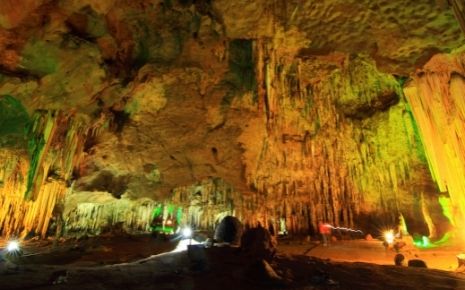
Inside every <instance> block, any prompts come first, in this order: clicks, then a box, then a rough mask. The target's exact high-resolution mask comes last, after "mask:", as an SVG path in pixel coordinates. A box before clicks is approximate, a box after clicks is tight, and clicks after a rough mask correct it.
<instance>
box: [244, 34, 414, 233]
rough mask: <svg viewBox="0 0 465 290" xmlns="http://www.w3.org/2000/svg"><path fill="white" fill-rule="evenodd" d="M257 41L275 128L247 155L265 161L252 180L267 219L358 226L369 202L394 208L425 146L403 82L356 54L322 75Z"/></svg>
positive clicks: (262, 106)
mask: <svg viewBox="0 0 465 290" xmlns="http://www.w3.org/2000/svg"><path fill="white" fill-rule="evenodd" d="M255 47H256V54H255V55H256V58H257V59H256V65H257V68H256V72H257V84H258V108H259V110H258V111H259V112H261V113H263V114H265V115H266V122H267V126H266V128H267V136H266V137H265V138H266V139H265V140H261V141H262V142H261V145H262V149H261V154H260V156H259V157H258V159H257V160H256V161H255V163H253V164H250V163H249V164H247V165H248V166H250V167H252V168H256V170H248V172H249V173H250V174H248V175H247V179H248V180H247V182H248V183H249V184H250V185H251V186H253V187H254V188H256V189H257V192H258V193H257V195H258V197H257V198H256V200H257V204H256V205H255V207H256V208H260V212H261V215H262V216H263V218H261V219H262V220H263V219H264V220H265V221H266V220H278V219H280V218H284V219H285V220H286V225H287V228H288V229H290V230H291V231H294V232H306V231H308V230H309V229H310V228H313V229H315V228H316V225H317V222H318V220H319V219H324V220H326V221H328V222H331V223H332V224H334V225H337V226H347V227H352V226H354V216H355V215H356V214H358V213H360V212H361V211H374V212H377V213H381V212H393V213H394V214H395V212H397V211H398V210H399V205H398V200H399V198H398V196H400V195H402V194H404V193H405V192H407V191H408V190H409V189H408V188H405V187H406V184H407V182H406V181H408V180H409V178H410V177H411V176H410V175H409V173H408V172H409V171H410V167H411V166H412V164H416V163H418V162H419V161H418V156H419V155H421V154H418V151H421V150H422V149H421V144H419V143H418V142H417V141H416V140H415V129H414V126H415V124H414V122H413V120H412V118H411V116H409V115H408V114H405V109H406V103H405V102H404V100H403V97H402V92H401V90H400V86H399V84H398V83H397V81H396V80H395V79H394V78H393V77H392V76H390V75H387V74H382V73H380V72H378V71H377V70H376V67H375V65H374V64H373V63H371V62H369V61H365V60H363V58H362V59H361V60H360V59H355V60H351V59H349V57H346V58H340V59H339V61H338V62H335V64H334V65H333V67H336V68H333V71H331V70H329V71H325V72H324V73H322V77H321V79H318V76H317V75H316V74H315V73H314V69H315V67H317V66H314V65H313V64H311V63H306V62H305V61H303V60H301V59H295V60H294V61H293V62H289V61H288V60H289V58H286V57H283V56H280V55H277V51H276V50H275V49H274V48H273V46H272V45H270V44H266V43H265V44H264V43H263V42H259V43H258V44H257V45H256V46H255ZM262 58H263V59H262ZM312 73H313V74H312ZM316 79H318V80H317V81H315V80H316ZM392 96H394V97H392ZM383 98H388V100H386V101H387V102H388V103H387V104H379V103H380V102H383V101H385V100H384V99H383ZM389 98H390V99H389ZM397 98H398V99H397ZM341 104H343V105H351V106H352V107H351V108H352V109H353V110H355V111H354V112H346V111H344V109H345V108H344V107H343V106H342V105H341ZM357 110H360V111H363V110H367V111H368V112H361V113H360V114H359V115H360V116H359V115H358V112H357ZM370 110H371V111H370ZM354 116H355V117H354ZM255 144H257V143H256V142H255ZM259 144H260V143H259ZM262 196H263V198H261V197H262ZM259 204H263V205H264V206H260V205H259Z"/></svg>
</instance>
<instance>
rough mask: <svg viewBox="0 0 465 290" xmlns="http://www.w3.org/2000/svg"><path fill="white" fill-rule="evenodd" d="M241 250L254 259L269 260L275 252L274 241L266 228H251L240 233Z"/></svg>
mask: <svg viewBox="0 0 465 290" xmlns="http://www.w3.org/2000/svg"><path fill="white" fill-rule="evenodd" d="M241 252H243V253H244V254H246V255H249V256H251V257H253V258H256V259H265V260H267V261H271V260H272V259H273V257H274V255H275V254H276V241H275V240H274V239H273V237H272V236H271V234H270V232H269V231H268V230H267V229H265V228H263V227H257V228H251V229H248V230H247V231H245V233H244V235H242V239H241Z"/></svg>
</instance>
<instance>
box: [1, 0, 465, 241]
mask: <svg viewBox="0 0 465 290" xmlns="http://www.w3.org/2000/svg"><path fill="white" fill-rule="evenodd" d="M462 2H463V1H459V0H457V1H439V0H438V1H429V0H419V1H385V0H376V1H365V0H364V1H355V0H351V1H343V0H331V1H297V0H292V1H285V0H273V1H265V0H253V1H244V0H240V1H225V0H212V1H190V0H182V1H181V0H170V1H161V0H135V1H117V0H109V1H97V0H83V1H74V0H63V1H48V0H22V1H13V0H4V1H0V114H1V115H0V159H1V161H2V162H1V163H0V231H1V233H2V235H20V236H23V237H24V236H26V235H30V234H33V235H41V236H46V235H47V234H50V233H49V226H50V222H51V220H52V218H53V215H54V214H53V212H54V211H53V210H54V207H55V205H56V204H60V205H64V210H63V221H64V226H63V232H64V233H65V234H67V235H74V234H78V235H79V234H84V233H86V234H99V233H101V232H102V231H104V230H105V229H106V228H108V227H111V226H113V225H122V227H123V228H124V230H125V231H127V232H131V233H139V232H147V231H148V230H149V227H150V221H151V218H152V215H153V211H154V209H155V208H160V206H161V205H164V206H166V208H168V207H173V208H174V207H176V208H180V211H179V216H180V220H181V223H182V224H183V225H184V224H186V225H187V224H189V225H191V226H193V227H195V228H198V229H208V230H213V229H214V227H215V226H216V225H217V224H218V223H219V222H220V221H221V220H222V219H223V218H224V217H225V216H235V217H237V218H239V219H240V220H241V221H242V222H243V224H244V225H245V226H246V227H255V226H257V225H261V226H262V227H264V228H266V229H270V230H271V231H272V232H276V233H277V232H280V231H286V232H289V233H291V234H298V233H301V234H305V235H307V234H316V225H317V221H318V219H324V220H326V221H327V222H329V223H331V224H332V225H334V226H336V227H347V228H356V229H361V230H363V231H364V232H365V233H372V234H373V235H375V234H377V231H379V230H380V227H381V226H386V225H389V226H393V227H394V226H395V225H397V224H398V217H399V215H402V217H403V218H404V220H405V225H406V228H407V230H408V231H409V232H410V233H411V234H418V235H419V236H428V237H430V238H431V239H433V240H434V239H439V238H441V237H443V236H444V235H445V234H446V233H448V232H450V231H452V230H454V229H456V228H458V227H461V226H463V224H464V223H465V209H464V208H463V207H464V206H465V200H464V195H463V192H464V190H463V189H464V184H463V181H462V179H463V178H461V177H462V176H463V175H464V174H463V170H465V160H464V156H465V151H464V150H465V149H464V148H465V147H464V144H463V143H462V142H461V139H460V136H461V135H463V134H462V133H463V128H462V127H463V121H464V119H463V117H464V116H463V113H464V110H463V108H464V107H463V104H462V103H463V92H464V90H463V77H464V64H463V56H464V54H463V48H461V46H462V45H463V44H464V37H463V35H462V32H461V29H460V27H461V25H462V26H463V18H460V13H457V11H461V10H460V9H462V8H463V5H462V4H463V3H462ZM461 7H462V8H461ZM437 136H439V137H440V138H439V139H440V140H441V141H440V142H439V141H437V140H439V139H437V138H436V137H437Z"/></svg>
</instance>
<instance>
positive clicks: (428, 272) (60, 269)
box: [0, 235, 465, 290]
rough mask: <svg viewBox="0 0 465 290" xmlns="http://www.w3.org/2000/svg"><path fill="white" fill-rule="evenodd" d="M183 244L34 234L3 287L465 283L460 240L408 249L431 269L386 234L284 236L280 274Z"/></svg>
mask: <svg viewBox="0 0 465 290" xmlns="http://www.w3.org/2000/svg"><path fill="white" fill-rule="evenodd" d="M0 244H1V241H0ZM176 245H177V242H170V241H164V240H157V239H153V238H152V237H150V236H146V235H144V236H129V235H122V236H106V237H105V236H104V237H95V238H86V239H79V240H76V239H70V240H65V241H62V242H60V243H59V244H58V246H54V245H53V243H52V241H50V240H36V241H29V242H27V243H25V244H24V257H22V258H21V259H17V260H16V264H11V263H7V262H2V263H1V266H0V289H80V290H84V289H92V290H98V289H162V290H163V289H173V290H174V289H202V290H208V289H221V290H226V289H299V290H300V289H301V290H310V289H351V290H356V289H465V274H462V273H455V272H454V271H453V270H455V268H456V265H457V260H456V255H457V253H458V252H460V250H459V249H458V248H457V247H449V248H441V249H438V248H436V249H428V250H418V249H408V250H405V251H404V252H403V254H404V255H405V256H406V259H411V258H419V259H423V260H424V261H425V262H426V263H427V265H428V267H429V269H423V268H408V267H396V266H393V257H394V256H395V252H394V251H391V250H388V251H385V250H384V248H383V247H382V245H381V242H380V241H378V240H373V241H365V240H349V241H347V240H346V241H336V242H333V243H332V244H331V245H330V246H329V247H323V246H322V245H319V244H318V243H315V242H308V241H304V240H291V239H286V240H280V243H279V246H278V253H277V255H276V257H275V258H274V259H273V261H271V262H270V265H271V266H272V268H273V269H274V270H275V272H276V273H277V274H278V275H279V276H281V277H282V279H281V280H279V281H277V280H273V279H270V278H269V276H268V275H265V274H263V273H262V272H261V271H260V270H258V269H257V268H259V267H258V266H257V265H258V264H259V263H257V262H255V261H254V260H253V259H251V258H250V257H248V256H246V255H244V254H243V253H241V252H239V249H238V248H229V247H213V248H209V249H205V253H206V257H207V261H208V263H207V265H206V268H205V269H202V270H199V269H197V268H196V267H193V265H192V262H191V261H190V260H189V258H188V255H187V252H186V251H181V252H174V251H173V252H169V251H172V250H173V249H175V248H176ZM31 254H34V255H31ZM28 255H29V256H28ZM440 269H442V270H440ZM446 270H448V271H446ZM65 273H66V274H65ZM60 276H66V278H65V279H64V281H63V280H62V279H61V278H59V277H60ZM57 282H60V283H58V284H54V283H57Z"/></svg>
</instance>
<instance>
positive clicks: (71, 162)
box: [0, 111, 97, 236]
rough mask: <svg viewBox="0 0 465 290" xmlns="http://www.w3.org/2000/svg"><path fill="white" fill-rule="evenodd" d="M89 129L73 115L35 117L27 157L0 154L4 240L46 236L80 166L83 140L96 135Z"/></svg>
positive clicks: (43, 113) (0, 202) (0, 197)
mask: <svg viewBox="0 0 465 290" xmlns="http://www.w3.org/2000/svg"><path fill="white" fill-rule="evenodd" d="M90 128H91V129H89V125H88V124H87V122H86V120H85V119H81V118H79V117H78V116H75V115H67V114H64V113H62V112H59V111H55V112H52V111H48V112H36V113H35V115H34V116H33V121H32V124H31V126H30V129H29V133H28V134H29V136H28V138H29V144H28V153H27V154H26V153H25V154H23V155H17V154H16V153H14V152H9V151H8V150H4V151H2V152H1V154H2V155H3V156H2V160H4V162H3V164H2V167H1V168H0V178H1V181H2V185H1V186H0V222H1V227H0V228H1V231H2V232H1V233H2V235H5V236H9V235H20V236H25V235H27V234H31V233H32V234H36V235H41V236H45V235H46V233H47V229H48V226H49V223H50V219H51V218H52V216H53V215H54V214H55V213H54V208H55V205H56V204H57V203H59V202H61V200H62V199H63V197H64V195H65V193H66V190H67V187H68V184H67V183H68V182H69V181H70V179H71V175H72V171H73V169H74V168H75V167H76V166H77V165H78V164H79V160H80V158H81V154H82V152H83V148H84V142H85V140H86V138H87V135H88V134H95V133H97V132H96V131H94V129H93V127H92V126H91V127H90ZM18 156H21V157H18ZM26 156H27V157H26Z"/></svg>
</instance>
